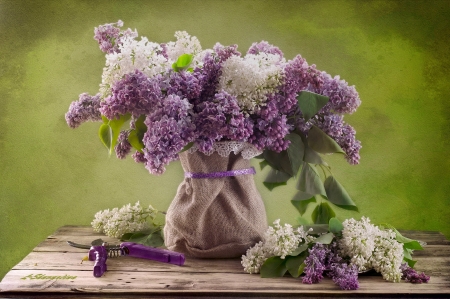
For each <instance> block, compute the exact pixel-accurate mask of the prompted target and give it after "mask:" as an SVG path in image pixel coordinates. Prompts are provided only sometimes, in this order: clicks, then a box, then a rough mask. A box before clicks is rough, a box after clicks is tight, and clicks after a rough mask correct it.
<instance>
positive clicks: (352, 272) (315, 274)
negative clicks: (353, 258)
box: [302, 243, 359, 290]
mask: <svg viewBox="0 0 450 299" xmlns="http://www.w3.org/2000/svg"><path fill="white" fill-rule="evenodd" d="M304 263H305V269H304V273H305V276H303V278H302V282H303V283H307V284H313V283H318V282H320V281H321V280H322V278H323V275H324V273H325V272H326V273H327V275H328V277H330V278H331V279H332V280H333V282H334V283H335V284H337V285H338V286H339V287H340V288H341V290H356V289H358V288H359V282H358V268H357V267H356V266H355V265H353V264H349V263H348V262H346V261H344V260H343V259H342V258H341V257H340V256H339V254H338V253H337V247H336V243H332V244H330V245H324V244H320V243H317V244H315V245H314V246H313V247H312V248H311V249H309V255H308V257H307V258H306V259H305V262H304Z"/></svg>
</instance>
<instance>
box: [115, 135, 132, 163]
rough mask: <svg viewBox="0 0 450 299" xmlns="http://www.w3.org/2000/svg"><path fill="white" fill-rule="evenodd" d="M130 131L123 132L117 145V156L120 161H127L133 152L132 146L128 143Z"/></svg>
mask: <svg viewBox="0 0 450 299" xmlns="http://www.w3.org/2000/svg"><path fill="white" fill-rule="evenodd" d="M129 134H130V131H122V132H120V134H119V138H118V139H117V144H116V146H115V147H114V150H115V152H116V156H117V158H119V159H125V158H126V156H127V155H128V154H129V153H130V151H131V144H130V143H129V142H128V135H129Z"/></svg>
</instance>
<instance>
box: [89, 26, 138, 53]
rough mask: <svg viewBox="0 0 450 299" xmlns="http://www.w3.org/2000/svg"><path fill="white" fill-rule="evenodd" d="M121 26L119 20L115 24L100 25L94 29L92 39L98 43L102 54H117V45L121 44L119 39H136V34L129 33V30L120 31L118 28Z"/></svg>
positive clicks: (133, 32)
mask: <svg viewBox="0 0 450 299" xmlns="http://www.w3.org/2000/svg"><path fill="white" fill-rule="evenodd" d="M115 25H117V27H116V26H115ZM122 26H123V22H122V21H121V20H119V21H118V22H117V23H111V24H105V25H100V26H98V27H96V28H95V29H94V39H95V40H96V41H97V42H98V45H99V47H100V50H102V52H104V53H108V54H111V53H114V52H116V53H119V52H120V51H119V45H120V44H122V42H121V39H123V38H125V37H131V38H133V37H137V32H135V31H131V29H130V28H128V29H127V30H125V31H121V30H120V27H122Z"/></svg>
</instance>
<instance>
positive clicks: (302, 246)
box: [289, 244, 308, 256]
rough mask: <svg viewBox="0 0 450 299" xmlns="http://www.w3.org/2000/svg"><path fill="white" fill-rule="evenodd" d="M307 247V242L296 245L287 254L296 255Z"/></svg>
mask: <svg viewBox="0 0 450 299" xmlns="http://www.w3.org/2000/svg"><path fill="white" fill-rule="evenodd" d="M307 249H308V244H302V245H300V246H298V247H297V249H295V250H294V251H292V252H291V253H290V254H289V255H290V256H297V255H299V254H300V253H302V252H304V251H306V250H307Z"/></svg>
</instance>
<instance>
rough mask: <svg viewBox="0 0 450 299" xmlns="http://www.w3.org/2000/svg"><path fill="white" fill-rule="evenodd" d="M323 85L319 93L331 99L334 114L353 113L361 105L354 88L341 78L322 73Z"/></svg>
mask: <svg viewBox="0 0 450 299" xmlns="http://www.w3.org/2000/svg"><path fill="white" fill-rule="evenodd" d="M321 78H322V80H323V84H322V85H321V87H320V88H318V92H319V93H320V94H323V95H325V96H327V97H329V98H330V101H329V103H330V105H331V108H332V110H333V111H334V112H337V113H349V114H351V113H353V112H355V111H356V109H357V108H358V107H359V105H361V100H360V99H359V95H358V92H357V91H356V89H355V87H354V86H348V83H347V82H346V81H344V80H340V78H339V76H335V77H334V78H332V77H331V76H330V75H329V74H327V73H325V72H322V73H321Z"/></svg>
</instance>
